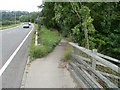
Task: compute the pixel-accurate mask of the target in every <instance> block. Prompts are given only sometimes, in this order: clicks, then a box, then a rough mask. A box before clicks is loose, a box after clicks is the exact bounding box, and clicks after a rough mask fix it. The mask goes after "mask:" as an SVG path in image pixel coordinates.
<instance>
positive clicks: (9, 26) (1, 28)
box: [0, 23, 21, 30]
mask: <svg viewBox="0 0 120 90" xmlns="http://www.w3.org/2000/svg"><path fill="white" fill-rule="evenodd" d="M20 24H21V23H19V24H12V25H8V26H2V27H0V30H3V29H7V28H12V27H15V26H18V25H20Z"/></svg>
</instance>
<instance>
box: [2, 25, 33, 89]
mask: <svg viewBox="0 0 120 90" xmlns="http://www.w3.org/2000/svg"><path fill="white" fill-rule="evenodd" d="M32 28H33V25H31V27H30V28H23V27H22V25H20V26H17V27H14V28H9V29H5V30H2V31H0V37H2V40H0V43H2V44H0V47H2V48H0V49H2V52H0V54H1V53H2V57H0V62H2V67H3V66H4V64H5V63H6V61H7V60H8V59H9V57H10V56H11V55H12V54H13V53H14V51H15V50H16V49H17V47H18V46H19V45H20V43H21V42H22V41H23V39H24V38H25V37H26V35H27V34H28V33H29V32H30V31H31V30H32ZM31 37H32V33H31V34H30V35H29V37H28V38H27V40H26V41H25V42H24V44H23V45H22V47H21V48H20V50H19V51H18V53H17V54H16V55H15V57H14V58H13V60H12V61H11V63H10V64H9V65H8V67H7V69H6V70H5V71H4V73H3V74H2V88H19V87H20V84H21V80H22V76H23V72H24V68H25V64H26V61H27V57H28V47H29V44H30V40H31ZM1 41H2V42H1Z"/></svg>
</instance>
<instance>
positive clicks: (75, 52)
mask: <svg viewBox="0 0 120 90" xmlns="http://www.w3.org/2000/svg"><path fill="white" fill-rule="evenodd" d="M76 45H78V43H76ZM74 54H77V55H78V49H77V48H75V47H74Z"/></svg>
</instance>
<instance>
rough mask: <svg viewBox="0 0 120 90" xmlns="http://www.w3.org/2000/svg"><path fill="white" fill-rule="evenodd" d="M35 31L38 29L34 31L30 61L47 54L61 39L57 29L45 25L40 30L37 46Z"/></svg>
mask: <svg viewBox="0 0 120 90" xmlns="http://www.w3.org/2000/svg"><path fill="white" fill-rule="evenodd" d="M35 26H36V25H35ZM35 32H36V30H35V31H34V34H33V38H32V41H31V45H30V50H29V55H30V61H33V60H35V59H36V58H41V57H43V56H46V55H47V54H48V53H50V52H51V51H52V50H53V49H54V47H55V46H56V45H57V44H58V43H59V41H60V39H61V37H60V35H59V34H58V32H57V31H53V30H49V29H47V28H46V27H45V26H42V27H41V30H39V31H38V34H39V36H38V37H39V38H38V42H39V45H38V46H35Z"/></svg>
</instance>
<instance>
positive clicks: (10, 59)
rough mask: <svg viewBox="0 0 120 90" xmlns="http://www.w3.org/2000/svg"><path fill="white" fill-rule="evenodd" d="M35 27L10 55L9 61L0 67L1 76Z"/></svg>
mask: <svg viewBox="0 0 120 90" xmlns="http://www.w3.org/2000/svg"><path fill="white" fill-rule="evenodd" d="M33 29H34V26H33V28H32V29H31V31H30V32H29V33H28V34H27V36H26V37H25V38H24V40H23V41H22V42H21V44H20V45H19V46H18V47H17V49H16V50H15V51H14V53H13V54H12V55H11V56H10V58H9V59H8V60H7V62H6V63H5V64H4V66H3V67H2V68H1V69H0V76H1V75H2V74H3V72H4V71H5V70H6V68H7V67H8V65H9V64H10V62H11V61H12V60H13V58H14V57H15V55H16V54H17V52H18V51H19V50H20V48H21V47H22V45H23V44H24V42H25V41H26V39H27V38H28V37H29V35H30V34H31V32H32V31H33Z"/></svg>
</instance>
